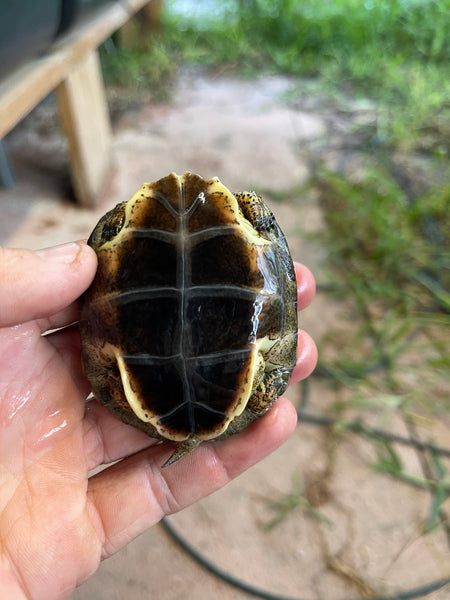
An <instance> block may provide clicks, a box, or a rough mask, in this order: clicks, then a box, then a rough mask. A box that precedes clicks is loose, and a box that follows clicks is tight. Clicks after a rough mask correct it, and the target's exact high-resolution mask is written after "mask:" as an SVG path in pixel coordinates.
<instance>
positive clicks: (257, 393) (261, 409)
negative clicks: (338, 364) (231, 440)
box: [247, 332, 297, 416]
mask: <svg viewBox="0 0 450 600" xmlns="http://www.w3.org/2000/svg"><path fill="white" fill-rule="evenodd" d="M296 358H297V332H292V333H290V334H289V335H286V336H284V337H283V338H282V339H281V340H279V341H278V342H276V343H275V344H274V345H273V346H272V348H271V349H270V350H269V352H268V353H267V355H266V357H265V360H264V361H263V362H264V364H265V365H266V368H267V371H265V373H264V375H263V378H262V380H261V381H260V383H259V384H258V385H257V386H256V388H255V389H254V390H253V393H252V395H251V396H250V398H249V400H248V403H247V409H248V410H250V411H251V412H252V413H254V414H256V415H258V416H259V415H262V414H264V413H265V412H266V411H267V410H268V409H269V408H270V407H271V406H272V404H273V403H274V402H275V401H276V399H277V398H278V396H281V394H282V393H283V392H284V391H285V389H286V388H287V386H288V383H289V378H290V375H291V372H292V368H293V366H294V365H295V362H296Z"/></svg>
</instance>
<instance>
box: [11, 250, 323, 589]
mask: <svg viewBox="0 0 450 600" xmlns="http://www.w3.org/2000/svg"><path fill="white" fill-rule="evenodd" d="M95 269H96V257H95V253H94V251H93V250H92V249H91V248H90V247H88V246H87V245H86V244H84V243H72V244H67V245H64V246H57V247H55V248H51V249H47V250H44V251H40V252H39V253H35V252H31V251H27V250H12V249H5V248H0V598H5V599H8V600H18V599H23V598H27V599H30V598H33V600H41V599H45V600H56V599H61V598H66V597H67V596H68V595H69V594H70V593H71V592H72V590H73V589H74V588H75V587H76V586H77V585H79V584H81V583H82V582H83V581H84V580H85V579H87V578H88V577H89V576H90V575H91V574H92V573H93V572H94V571H95V570H96V569H97V567H98V565H99V562H100V561H101V560H102V559H103V558H105V557H107V556H109V555H111V554H113V553H114V552H116V551H117V550H119V549H120V548H121V547H122V546H124V545H125V544H127V543H128V542H129V541H131V540H132V539H133V538H134V537H136V536H137V535H139V534H140V533H142V532H143V531H145V530H146V529H147V528H149V527H150V526H152V525H153V524H155V523H157V522H158V521H159V520H160V519H161V518H162V517H163V516H164V515H167V514H170V513H173V512H176V511H178V510H180V509H182V508H184V507H186V506H188V505H189V504H192V503H193V502H195V501H196V500H199V499H200V498H202V497H204V496H207V495H208V494H211V493H212V492H214V491H215V490H217V489H219V488H220V487H222V486H224V485H225V484H226V483H228V482H229V481H230V480H231V479H233V478H234V477H236V476H237V475H239V474H241V473H242V472H243V471H245V470H246V469H248V468H249V467H250V466H251V465H253V464H254V463H256V462H258V461H259V460H261V459H262V458H264V457H265V456H266V455H268V454H269V453H270V452H272V451H273V450H275V449H276V448H277V447H278V446H279V445H281V444H282V443H283V442H284V441H285V440H286V439H287V438H288V437H289V435H290V434H291V432H292V431H293V429H294V427H295V424H296V412H295V410H294V408H293V407H292V405H291V404H290V402H288V400H286V399H284V398H279V399H278V401H277V402H276V404H275V405H274V407H273V408H272V409H271V410H270V411H269V412H267V413H266V414H265V415H264V416H263V417H261V418H260V419H258V420H257V421H255V422H254V423H252V424H251V425H250V426H249V427H248V428H247V429H246V430H244V431H243V432H241V433H240V434H238V435H235V436H232V437H230V438H228V439H227V440H224V441H220V442H213V443H204V444H202V445H201V446H200V447H199V448H198V449H197V450H195V452H192V453H190V454H189V455H187V456H186V457H185V458H183V460H181V461H179V462H178V463H176V464H174V465H172V466H170V467H168V468H166V469H163V470H161V468H160V465H161V464H163V463H164V461H165V460H166V459H167V458H168V456H169V454H170V453H171V451H172V448H171V447H170V445H168V444H160V443H158V442H156V440H153V439H151V438H149V437H147V436H146V435H145V434H143V433H142V432H140V431H137V430H135V429H133V428H131V427H129V426H127V425H124V424H123V423H121V422H120V421H118V420H117V419H116V418H115V417H114V416H113V415H111V414H110V413H109V412H108V411H107V410H106V409H105V408H103V407H102V406H100V405H99V404H98V403H97V402H95V401H94V400H92V401H88V402H87V403H86V396H87V394H88V392H89V384H88V383H87V381H86V380H85V378H84V376H83V374H82V368H81V359H80V347H79V343H80V342H79V335H78V330H77V328H76V327H75V326H72V327H68V328H66V329H64V330H62V331H56V332H53V333H49V334H48V335H45V336H42V335H41V334H42V333H43V332H48V331H49V330H52V329H58V328H61V327H64V326H68V325H70V324H71V323H74V321H76V319H77V305H76V298H78V296H79V295H80V294H81V293H82V292H83V291H84V290H85V289H86V288H87V287H88V286H89V284H90V282H91V281H92V279H93V277H94V273H95ZM296 273H297V281H298V292H299V309H302V308H304V307H305V306H307V305H308V304H309V302H310V301H311V299H312V297H313V295H314V290H315V285H314V279H313V276H312V275H311V273H310V271H309V270H308V269H307V268H306V267H303V266H301V265H298V264H297V265H296ZM316 359H317V353H316V349H315V345H314V342H313V341H312V340H311V338H310V337H309V336H308V335H307V334H306V333H304V332H300V333H299V358H298V361H297V366H296V367H295V369H294V372H293V374H292V378H291V383H293V382H297V381H300V380H301V379H303V378H304V377H307V376H308V375H309V374H310V373H311V371H312V370H313V368H314V366H315V363H316ZM114 461H119V462H115V464H113V465H112V466H109V467H108V468H106V469H104V470H103V471H101V472H99V473H97V474H96V475H93V476H91V477H89V474H90V472H91V471H92V470H93V469H95V468H96V467H98V466H100V465H104V464H108V463H111V462H114Z"/></svg>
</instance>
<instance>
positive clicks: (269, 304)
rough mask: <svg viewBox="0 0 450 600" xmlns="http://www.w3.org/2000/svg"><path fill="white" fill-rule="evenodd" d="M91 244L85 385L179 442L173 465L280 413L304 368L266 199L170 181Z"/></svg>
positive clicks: (284, 263)
mask: <svg viewBox="0 0 450 600" xmlns="http://www.w3.org/2000/svg"><path fill="white" fill-rule="evenodd" d="M88 244H89V245H90V246H91V247H92V248H93V249H94V250H95V252H96V254H97V257H98V267H97V272H96V275H95V277H94V280H93V282H92V284H91V286H90V287H89V288H88V289H87V291H86V292H85V293H84V294H83V296H82V297H81V298H80V319H79V328H80V336H81V347H82V361H83V369H84V373H85V376H86V378H87V379H88V381H89V382H90V384H91V387H92V392H93V395H94V396H95V398H96V399H97V400H98V401H99V402H100V403H101V404H103V405H104V406H105V407H106V408H107V409H109V410H110V411H112V412H113V413H114V414H116V416H118V417H119V418H120V419H121V420H122V421H123V422H125V423H127V424H129V425H132V426H134V427H136V428H138V429H140V430H142V431H144V432H145V433H147V434H148V435H149V436H152V437H155V438H158V439H159V440H163V441H166V442H172V443H173V444H175V450H174V452H173V454H172V456H171V457H170V458H169V460H168V461H167V462H166V463H165V464H164V465H163V466H167V465H169V464H172V463H173V462H175V461H176V460H178V459H179V458H181V457H182V456H184V455H185V454H186V453H187V452H189V451H191V450H193V449H194V448H196V447H197V446H198V445H199V444H200V443H201V442H204V441H208V440H220V439H224V438H225V437H227V436H229V435H231V434H235V433H238V432H239V431H241V430H242V429H244V428H245V427H247V425H249V424H250V423H251V422H252V421H254V420H255V419H257V418H258V417H260V416H261V415H263V414H264V413H265V412H266V411H267V410H269V409H270V407H271V406H272V405H273V404H274V402H275V401H276V399H277V398H278V397H279V396H280V395H281V394H282V393H283V392H284V390H285V389H286V387H287V385H288V382H289V378H290V375H291V372H292V370H293V368H294V365H295V363H296V357H297V285H296V278H295V271H294V266H293V262H292V258H291V255H290V252H289V248H288V245H287V242H286V239H285V236H284V235H283V233H282V231H281V229H280V227H279V225H278V224H277V222H276V220H275V217H274V215H273V213H272V212H271V210H270V209H269V208H268V207H267V205H266V204H265V203H264V201H263V200H262V198H261V196H260V195H258V194H257V193H256V192H254V191H250V192H249V191H244V192H239V193H234V194H233V193H232V192H230V190H229V189H227V188H226V187H225V186H224V185H223V184H222V183H221V181H220V180H219V178H218V177H212V178H210V179H204V178H203V177H201V176H200V175H196V174H194V173H191V172H189V171H187V172H186V173H184V175H180V176H179V175H176V174H175V173H171V174H170V175H168V176H166V177H164V178H162V179H159V180H158V181H156V182H154V183H144V184H143V185H142V187H141V188H140V189H139V191H138V192H136V193H135V194H134V195H133V196H132V198H131V199H130V200H128V201H125V202H121V203H120V204H117V206H115V208H113V209H112V210H110V211H109V212H107V213H106V214H105V215H104V216H103V217H102V218H101V219H100V221H99V222H98V224H97V225H96V227H95V228H94V230H93V232H92V234H91V235H90V237H89V239H88Z"/></svg>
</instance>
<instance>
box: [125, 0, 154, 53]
mask: <svg viewBox="0 0 450 600" xmlns="http://www.w3.org/2000/svg"><path fill="white" fill-rule="evenodd" d="M162 10H163V0H152V2H149V4H147V5H146V6H144V7H143V8H141V10H139V11H138V13H137V16H138V18H137V19H134V20H129V21H127V22H126V23H125V24H124V25H123V26H122V27H121V28H120V29H119V31H118V34H119V40H120V45H121V47H124V48H128V49H136V50H139V49H144V50H145V49H146V48H147V47H148V44H149V42H150V43H151V35H152V34H155V33H156V32H157V31H160V29H161V14H162Z"/></svg>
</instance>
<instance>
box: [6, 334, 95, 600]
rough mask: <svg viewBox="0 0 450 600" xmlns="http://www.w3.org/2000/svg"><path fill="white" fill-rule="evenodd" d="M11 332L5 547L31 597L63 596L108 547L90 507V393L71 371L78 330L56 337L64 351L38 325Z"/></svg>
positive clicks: (8, 370) (93, 565)
mask: <svg viewBox="0 0 450 600" xmlns="http://www.w3.org/2000/svg"><path fill="white" fill-rule="evenodd" d="M11 333H12V331H11V330H9V329H3V330H1V332H0V348H1V355H0V385H1V396H0V402H1V405H0V406H1V412H0V415H1V416H0V455H1V456H2V466H3V469H2V474H1V487H0V507H1V513H0V532H1V536H2V540H1V542H2V545H1V547H2V549H3V552H4V553H5V556H6V557H7V559H9V561H10V562H11V567H12V568H13V569H14V570H15V571H17V570H19V565H22V566H23V570H22V571H20V573H19V577H20V579H21V585H22V586H23V587H24V588H25V590H26V591H28V593H29V595H30V596H32V597H37V598H39V597H45V595H46V594H47V597H49V598H53V597H59V596H64V595H66V594H67V592H68V591H70V590H71V589H72V588H73V587H74V586H75V585H76V584H77V582H78V581H79V580H80V578H81V580H82V579H84V578H86V577H87V575H88V574H89V573H90V572H92V571H93V570H94V569H95V567H96V565H97V562H98V561H99V559H100V555H101V548H102V543H101V540H100V539H99V529H98V527H96V524H95V522H94V520H93V514H92V513H90V512H89V504H88V503H87V501H86V491H87V481H88V471H89V468H90V467H91V466H92V465H90V464H89V456H88V455H87V454H86V451H85V450H86V448H85V435H84V433H85V429H84V423H83V416H84V396H85V394H84V392H83V390H80V389H79V386H77V385H76V383H75V380H74V373H71V369H72V368H73V367H74V365H76V364H77V361H76V358H75V357H74V356H73V350H72V349H73V344H74V339H73V338H74V336H73V333H72V332H67V334H64V335H61V334H58V336H57V338H58V339H57V343H58V345H59V351H57V350H56V348H55V346H54V345H53V343H52V342H50V341H49V339H48V338H45V337H41V335H40V333H41V332H40V329H39V327H38V326H37V323H36V322H32V323H30V324H25V325H20V326H18V327H16V328H14V331H13V333H14V335H11ZM55 341H56V339H55ZM75 368H76V367H75ZM87 550H88V552H87ZM36 556H40V560H39V561H38V562H37V561H36V559H35V557H36ZM56 561H57V563H58V569H57V570H55V569H54V568H53V565H54V564H55V562H56Z"/></svg>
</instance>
